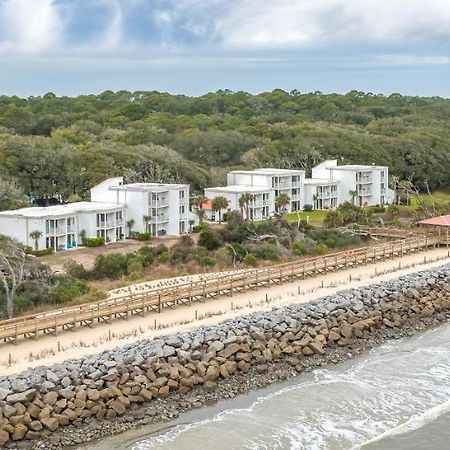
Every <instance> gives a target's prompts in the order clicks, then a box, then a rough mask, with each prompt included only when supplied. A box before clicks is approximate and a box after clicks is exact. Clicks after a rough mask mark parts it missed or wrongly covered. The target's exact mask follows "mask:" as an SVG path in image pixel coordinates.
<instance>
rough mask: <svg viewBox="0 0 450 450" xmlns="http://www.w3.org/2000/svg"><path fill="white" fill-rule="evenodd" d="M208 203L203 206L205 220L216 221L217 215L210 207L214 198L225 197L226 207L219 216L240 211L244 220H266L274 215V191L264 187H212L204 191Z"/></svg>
mask: <svg viewBox="0 0 450 450" xmlns="http://www.w3.org/2000/svg"><path fill="white" fill-rule="evenodd" d="M205 196H206V197H207V198H208V201H207V202H206V203H205V205H203V209H204V210H205V212H206V216H205V218H206V219H207V220H211V221H216V222H217V221H218V220H219V214H218V211H215V210H214V209H213V207H212V202H213V200H214V198H216V197H225V198H226V199H227V200H228V206H227V207H226V208H224V209H223V210H222V211H221V216H222V217H223V213H224V212H227V211H241V212H242V215H243V217H244V218H245V219H248V220H262V219H267V218H269V217H270V216H272V215H273V213H274V207H275V204H274V196H275V191H274V190H273V189H269V188H267V187H265V186H248V185H241V184H238V185H232V186H224V187H213V188H207V189H205Z"/></svg>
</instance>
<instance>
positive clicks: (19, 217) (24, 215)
mask: <svg viewBox="0 0 450 450" xmlns="http://www.w3.org/2000/svg"><path fill="white" fill-rule="evenodd" d="M124 216H125V206H124V205H123V204H111V203H103V202H76V203H69V204H67V205H55V206H47V207H42V208H39V207H35V208H33V207H30V208H22V209H17V210H14V211H2V212H0V234H4V235H6V236H10V237H12V238H14V239H17V240H18V241H19V242H22V243H23V244H25V245H27V246H30V247H33V248H34V247H35V244H36V241H37V246H38V248H39V249H44V248H52V249H53V250H55V251H58V250H67V249H71V248H76V247H78V246H79V245H81V243H82V238H83V236H85V237H87V238H92V237H100V236H101V237H104V238H105V242H106V243H110V242H117V241H119V240H122V239H125V223H124ZM33 232H38V233H39V234H40V236H39V237H38V238H37V239H35V238H33V237H31V234H32V233H33Z"/></svg>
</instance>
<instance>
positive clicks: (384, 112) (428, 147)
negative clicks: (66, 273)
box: [0, 89, 450, 209]
mask: <svg viewBox="0 0 450 450" xmlns="http://www.w3.org/2000/svg"><path fill="white" fill-rule="evenodd" d="M449 120H450V100H447V99H443V98H437V97H429V98H426V97H410V96H402V95H399V94H392V95H389V96H384V95H379V94H373V93H364V92H359V91H352V92H349V93H347V94H345V95H340V94H327V95H325V94H323V93H322V92H314V93H300V92H299V91H292V92H285V91H283V90H280V89H277V90H274V91H272V92H263V93H260V94H257V95H251V94H249V93H246V92H231V91H227V90H222V91H218V92H215V93H209V94H206V95H203V96H200V97H188V96H183V95H170V94H167V93H159V92H145V91H138V92H128V91H119V92H112V91H106V92H103V93H101V94H99V95H80V96H78V97H64V96H63V97H58V96H56V95H55V94H53V93H47V94H45V95H44V96H40V97H29V98H20V97H16V96H9V97H8V96H0V162H1V165H0V207H1V208H2V209H7V208H8V207H16V206H17V202H19V203H27V202H30V201H39V202H40V203H43V204H45V203H51V202H65V201H70V200H77V199H87V198H88V197H89V189H90V187H92V185H94V184H96V183H98V182H99V181H102V180H103V179H104V178H106V177H109V176H117V175H125V178H126V179H127V181H160V182H171V181H176V182H188V183H190V184H191V186H192V188H193V190H194V191H198V192H200V191H201V190H202V189H203V188H204V187H206V186H211V185H218V184H223V183H225V174H226V172H227V171H229V170H230V169H238V168H248V169H251V168H255V167H257V166H273V167H279V168H294V167H295V168H304V169H305V170H306V171H307V174H308V172H309V171H310V169H311V167H312V166H313V165H314V164H316V163H318V162H320V161H321V160H323V159H326V158H338V159H339V163H343V164H353V163H363V164H373V163H375V164H381V165H388V166H389V167H390V168H391V174H392V175H393V176H395V177H397V178H398V179H410V180H411V181H412V182H414V184H415V185H416V186H418V187H419V188H420V189H424V190H425V189H428V188H429V189H431V190H435V189H439V188H444V187H449V186H450V177H449V176H448V174H449V173H450V158H448V154H449V149H450V129H449V128H448V123H449ZM8 199H9V200H8ZM13 200H14V201H13ZM9 202H11V204H9Z"/></svg>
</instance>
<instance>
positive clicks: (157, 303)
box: [0, 235, 443, 342]
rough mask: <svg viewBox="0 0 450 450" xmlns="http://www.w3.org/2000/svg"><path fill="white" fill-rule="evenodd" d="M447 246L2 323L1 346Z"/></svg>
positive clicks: (300, 266) (390, 247)
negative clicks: (5, 343)
mask: <svg viewBox="0 0 450 450" xmlns="http://www.w3.org/2000/svg"><path fill="white" fill-rule="evenodd" d="M440 244H443V242H442V240H441V239H440V238H439V237H437V236H433V237H430V236H427V235H422V236H413V237H406V238H403V239H400V240H395V241H392V242H387V243H383V244H379V245H375V246H372V247H362V248H358V249H353V250H349V251H341V252H337V253H332V254H328V255H324V256H318V257H313V258H309V259H303V260H301V261H292V262H288V263H282V264H275V265H271V266H267V267H263V268H255V269H245V270H241V271H234V272H229V273H227V272H222V273H218V274H216V275H215V274H213V273H212V274H208V279H205V280H199V281H192V282H187V283H184V284H179V285H176V286H169V287H164V288H154V289H150V290H148V291H146V292H142V293H136V294H133V295H128V296H122V297H117V298H114V299H107V300H103V301H100V302H95V303H87V304H82V305H77V306H72V307H67V308H61V309H57V310H53V311H49V312H45V313H40V314H35V315H28V316H22V317H18V318H16V319H10V320H6V321H2V322H0V342H16V341H17V340H18V339H19V338H34V339H37V338H38V337H39V336H40V335H44V334H53V335H57V334H58V333H59V332H60V331H63V330H72V331H73V330H75V329H76V328H78V327H83V326H88V327H94V326H95V325H96V324H98V323H102V322H106V323H111V321H112V320H114V319H119V318H120V319H128V318H129V317H130V316H131V315H141V316H145V315H146V314H149V313H161V311H162V310H163V309H165V308H174V307H176V306H177V305H190V304H191V303H194V302H198V301H201V302H204V301H206V300H207V299H211V298H216V297H218V296H222V295H228V296H233V294H234V293H238V292H242V291H245V290H250V289H253V290H257V289H259V288H261V287H264V286H271V285H274V284H283V283H289V282H293V281H295V280H299V279H300V280H301V279H305V278H307V277H314V276H317V275H320V274H323V273H326V272H332V271H338V270H342V269H345V268H348V267H355V266H358V265H364V264H369V263H376V262H377V261H383V260H385V259H388V258H395V257H401V256H402V255H405V254H409V253H414V252H419V251H423V250H426V249H429V248H432V247H436V246H438V245H440Z"/></svg>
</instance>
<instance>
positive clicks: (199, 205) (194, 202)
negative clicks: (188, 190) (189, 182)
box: [191, 194, 208, 224]
mask: <svg viewBox="0 0 450 450" xmlns="http://www.w3.org/2000/svg"><path fill="white" fill-rule="evenodd" d="M207 201H208V199H207V198H206V197H205V196H204V195H201V194H199V195H194V196H193V197H191V206H195V213H196V214H197V216H198V222H199V224H202V223H203V219H204V218H205V210H204V209H203V205H204V204H205V203H206V202H207Z"/></svg>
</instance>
